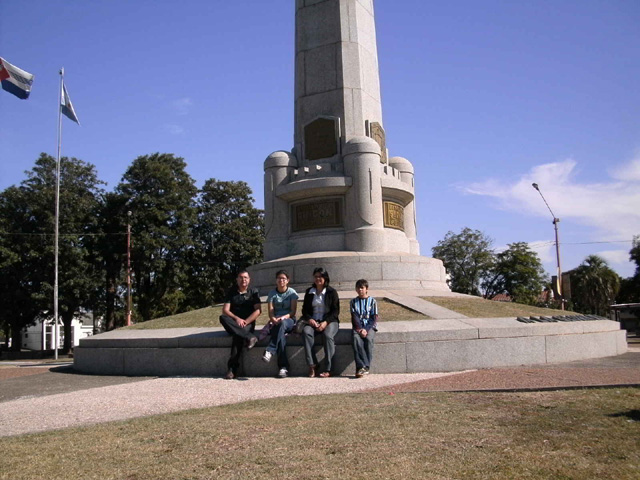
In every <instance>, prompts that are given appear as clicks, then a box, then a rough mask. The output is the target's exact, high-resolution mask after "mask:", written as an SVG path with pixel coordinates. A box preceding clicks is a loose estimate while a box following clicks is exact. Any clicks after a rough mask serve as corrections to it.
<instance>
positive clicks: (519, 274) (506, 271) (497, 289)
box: [484, 242, 547, 305]
mask: <svg viewBox="0 0 640 480" xmlns="http://www.w3.org/2000/svg"><path fill="white" fill-rule="evenodd" d="M546 282H547V275H546V273H545V271H544V268H543V267H542V262H540V258H539V257H538V254H537V253H536V252H534V251H533V250H531V248H530V247H529V245H528V244H527V243H526V242H516V243H511V244H509V245H508V248H507V249H506V250H505V251H503V252H500V253H498V254H497V255H496V261H495V264H494V267H493V270H492V272H491V275H489V276H488V278H487V280H486V281H485V283H484V287H485V296H486V297H487V298H492V297H493V296H494V295H496V294H498V293H507V294H509V296H510V297H511V298H512V299H513V301H515V302H518V303H525V304H528V305H535V304H537V303H538V298H539V296H540V293H541V292H542V289H543V288H544V285H545V283H546Z"/></svg>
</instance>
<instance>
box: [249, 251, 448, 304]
mask: <svg viewBox="0 0 640 480" xmlns="http://www.w3.org/2000/svg"><path fill="white" fill-rule="evenodd" d="M316 267H322V268H324V269H325V270H327V272H329V277H330V278H331V286H332V287H333V288H335V289H336V290H339V291H351V290H354V291H355V284H356V281H357V280H359V279H361V278H365V279H367V280H368V281H369V288H371V289H376V290H380V289H385V290H406V289H411V290H420V289H425V290H431V291H433V290H436V291H442V292H443V293H444V292H450V290H449V287H448V286H447V283H446V273H445V269H444V267H443V265H442V261H441V260H438V259H435V258H428V257H422V256H420V255H412V254H409V253H393V252H385V253H373V252H343V251H340V252H314V253H305V254H301V255H293V256H290V257H283V258H278V259H275V260H270V261H267V262H263V263H261V264H259V265H253V266H251V267H249V269H248V270H249V274H250V275H251V286H252V287H256V288H258V289H259V290H260V294H261V295H267V294H268V293H269V290H272V289H273V288H274V287H275V278H276V272H277V271H278V270H286V271H287V272H288V273H289V275H290V276H291V281H290V282H289V286H291V287H293V288H295V289H296V291H297V292H298V294H303V293H304V291H305V290H306V289H307V288H308V287H310V286H311V284H312V283H313V269H314V268H316Z"/></svg>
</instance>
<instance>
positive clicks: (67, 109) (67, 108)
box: [60, 81, 80, 125]
mask: <svg viewBox="0 0 640 480" xmlns="http://www.w3.org/2000/svg"><path fill="white" fill-rule="evenodd" d="M60 108H61V111H62V113H63V114H64V115H65V116H66V117H67V118H69V119H70V120H73V121H74V122H76V123H77V124H78V125H80V120H78V115H76V111H75V110H74V109H73V104H72V103H71V99H70V98H69V94H68V93H67V87H66V86H65V85H64V81H63V82H62V97H61V99H60Z"/></svg>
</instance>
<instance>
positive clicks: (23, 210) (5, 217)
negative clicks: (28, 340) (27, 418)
mask: <svg viewBox="0 0 640 480" xmlns="http://www.w3.org/2000/svg"><path fill="white" fill-rule="evenodd" d="M32 218H33V217H32V215H31V209H30V205H29V201H28V198H27V195H26V194H25V191H24V189H21V188H18V187H15V186H12V187H9V188H7V189H6V190H4V191H3V192H2V193H0V291H2V295H0V323H1V324H2V327H3V330H4V331H5V334H6V335H8V336H10V337H11V340H12V349H13V350H20V347H21V345H22V339H21V336H20V332H21V330H22V329H23V328H25V327H27V326H29V325H32V324H33V323H34V322H35V319H36V317H37V316H38V314H39V313H40V312H41V311H42V310H44V309H46V308H47V307H48V306H49V302H47V301H46V298H45V296H44V295H43V294H42V290H43V287H42V282H43V279H44V276H45V271H46V270H45V269H44V268H43V265H42V263H41V262H39V261H38V259H39V258H40V256H41V252H42V251H44V250H47V249H48V247H49V246H48V245H47V244H46V242H47V241H48V238H50V237H45V236H43V235H42V231H41V228H40V226H39V225H37V224H35V222H33V221H31V219H32Z"/></svg>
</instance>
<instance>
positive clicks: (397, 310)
mask: <svg viewBox="0 0 640 480" xmlns="http://www.w3.org/2000/svg"><path fill="white" fill-rule="evenodd" d="M377 301H378V310H379V312H380V318H381V321H386V322H391V321H399V320H424V319H427V318H429V317H427V316H425V315H422V314H421V313H417V312H414V311H413V310H409V309H408V308H404V307H403V306H401V305H397V304H395V303H391V302H388V301H386V300H384V299H377ZM301 310H302V304H301V303H300V302H299V303H298V314H300V311H301ZM221 314H222V306H219V305H217V306H214V307H207V308H201V309H199V310H192V311H190V312H185V313H179V314H177V315H172V316H170V317H163V318H157V319H155V320H149V321H148V322H141V323H136V324H135V325H132V326H130V327H126V328H130V329H135V330H147V329H158V328H195V327H220V326H221V325H220V321H219V318H220V315H221ZM267 320H268V317H267V306H266V305H263V306H262V314H261V315H260V317H258V320H257V322H256V325H264V324H265V323H267ZM340 321H341V323H342V324H343V325H349V324H350V323H351V316H350V315H349V300H340Z"/></svg>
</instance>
